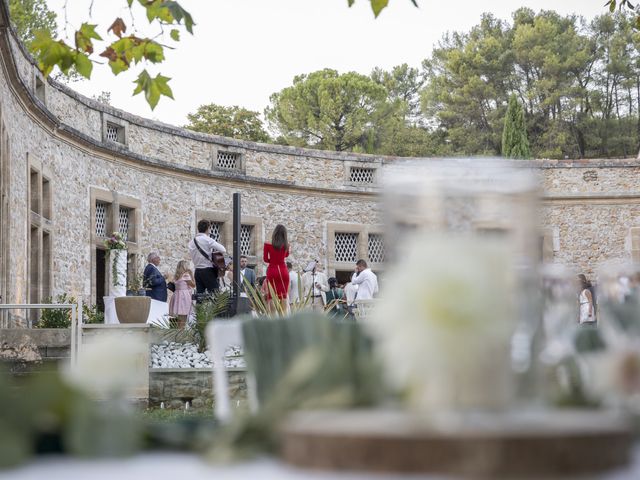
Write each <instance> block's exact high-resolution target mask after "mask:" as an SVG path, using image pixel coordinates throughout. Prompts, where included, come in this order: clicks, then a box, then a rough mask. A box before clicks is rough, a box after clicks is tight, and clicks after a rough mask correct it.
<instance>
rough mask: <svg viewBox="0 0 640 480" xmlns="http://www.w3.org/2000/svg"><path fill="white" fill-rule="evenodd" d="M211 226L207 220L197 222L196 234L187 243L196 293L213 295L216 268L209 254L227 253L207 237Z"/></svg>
mask: <svg viewBox="0 0 640 480" xmlns="http://www.w3.org/2000/svg"><path fill="white" fill-rule="evenodd" d="M210 230H211V224H210V223H209V221H208V220H200V221H199V222H198V233H197V235H196V236H195V238H194V239H193V240H191V241H190V242H189V255H191V261H192V262H193V266H194V268H195V269H196V271H195V275H194V277H195V280H196V292H198V293H205V292H208V293H214V292H216V291H217V290H218V267H216V266H215V265H214V264H213V262H212V261H211V252H212V251H214V250H215V251H218V252H221V253H227V250H226V249H225V248H224V247H223V246H222V245H220V244H219V243H218V242H216V241H215V240H214V239H213V238H211V237H210V236H209V232H210Z"/></svg>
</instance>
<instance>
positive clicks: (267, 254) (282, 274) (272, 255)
mask: <svg viewBox="0 0 640 480" xmlns="http://www.w3.org/2000/svg"><path fill="white" fill-rule="evenodd" d="M288 256H289V242H288V241H287V229H286V228H285V226H284V225H277V226H276V228H275V229H274V230H273V235H272V236H271V243H266V242H265V244H264V253H263V257H262V259H263V260H264V261H265V263H268V264H269V266H268V267H267V280H266V281H267V284H268V285H267V302H268V305H269V310H272V304H271V300H272V299H271V292H272V291H273V292H275V294H276V296H277V297H278V301H279V302H280V305H281V307H282V309H281V311H282V312H285V311H286V306H287V295H288V293H289V270H287V265H286V264H285V262H284V259H285V258H287V257H288Z"/></svg>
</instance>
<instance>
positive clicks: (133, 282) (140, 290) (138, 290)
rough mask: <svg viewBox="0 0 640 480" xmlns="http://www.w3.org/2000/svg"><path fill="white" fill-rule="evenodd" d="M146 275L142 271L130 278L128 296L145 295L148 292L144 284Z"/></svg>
mask: <svg viewBox="0 0 640 480" xmlns="http://www.w3.org/2000/svg"><path fill="white" fill-rule="evenodd" d="M143 281H144V275H143V274H141V273H135V274H133V275H131V277H130V278H129V283H127V296H128V297H136V296H137V297H144V296H145V295H146V293H147V291H146V289H145V288H144V286H143Z"/></svg>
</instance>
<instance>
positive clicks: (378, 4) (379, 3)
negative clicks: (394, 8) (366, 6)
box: [371, 0, 389, 18]
mask: <svg viewBox="0 0 640 480" xmlns="http://www.w3.org/2000/svg"><path fill="white" fill-rule="evenodd" d="M388 4H389V0H371V9H372V10H373V15H374V16H375V17H376V18H378V15H380V12H381V11H382V10H383V9H384V8H385V7H386V6H387V5H388Z"/></svg>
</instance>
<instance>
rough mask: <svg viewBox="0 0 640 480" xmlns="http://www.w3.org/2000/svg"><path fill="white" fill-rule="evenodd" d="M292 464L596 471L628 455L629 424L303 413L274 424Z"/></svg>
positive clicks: (506, 472)
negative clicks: (278, 427)
mask: <svg viewBox="0 0 640 480" xmlns="http://www.w3.org/2000/svg"><path fill="white" fill-rule="evenodd" d="M282 434H283V447H282V452H281V453H282V456H283V458H284V460H285V461H286V462H288V463H291V464H293V465H296V466H301V467H308V468H318V469H332V470H364V471H372V472H404V473H408V472H412V473H416V472H420V473H435V474H448V475H460V476H470V477H474V478H482V477H484V478H486V477H497V478H517V477H521V478H522V477H541V476H551V475H553V476H556V475H576V474H588V473H598V472H602V471H605V470H608V469H612V468H616V467H621V466H624V465H626V464H627V463H628V461H629V457H630V450H631V443H632V436H631V431H630V422H629V421H627V419H626V418H625V417H623V416H620V415H616V414H613V413H608V412H600V411H573V410H558V411H539V412H527V413H522V412H511V413H482V414H481V413H475V414H464V415H463V414H458V415H440V416H432V417H427V416H421V415H419V414H415V413H410V412H402V411H388V410H351V411H305V412H296V413H294V414H293V415H291V416H290V417H289V418H288V420H287V421H286V422H285V423H284V425H283V427H282Z"/></svg>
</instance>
